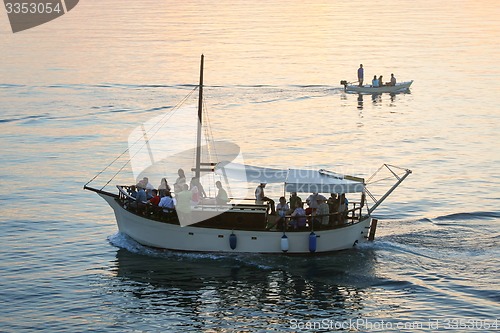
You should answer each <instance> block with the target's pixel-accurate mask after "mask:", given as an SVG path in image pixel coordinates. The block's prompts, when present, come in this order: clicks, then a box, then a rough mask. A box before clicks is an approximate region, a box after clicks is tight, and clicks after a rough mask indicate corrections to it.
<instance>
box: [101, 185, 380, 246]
mask: <svg viewBox="0 0 500 333" xmlns="http://www.w3.org/2000/svg"><path fill="white" fill-rule="evenodd" d="M99 195H100V196H101V197H102V198H103V199H104V200H106V202H107V203H108V204H109V205H110V206H111V208H113V210H114V213H115V216H116V221H117V224H118V229H119V231H120V232H122V233H124V234H126V235H128V236H129V237H131V238H132V239H134V240H135V241H137V242H138V243H140V244H142V245H146V246H151V247H155V248H161V249H169V250H177V251H189V252H228V253H283V252H284V251H283V250H282V246H283V244H282V237H283V233H282V232H276V231H264V230H263V231H249V230H234V231H232V230H229V229H217V228H203V227H195V226H186V227H180V226H179V225H176V224H169V223H164V222H159V221H156V220H152V219H148V218H145V217H141V216H139V215H136V214H133V213H131V212H129V211H128V210H126V209H124V208H123V207H122V206H121V205H120V204H119V202H118V201H117V200H116V199H115V198H114V197H112V196H109V195H106V194H104V193H99ZM370 223H371V218H370V217H366V218H364V219H362V220H361V221H360V222H357V223H354V224H349V225H346V226H344V227H341V228H336V229H331V230H320V231H315V234H316V236H317V238H316V246H315V252H316V253H325V252H333V251H339V250H345V249H349V248H352V247H353V246H354V245H356V244H358V243H360V242H364V241H366V237H367V236H368V232H369V228H370ZM231 234H234V235H235V236H236V246H235V247H234V245H235V244H234V237H235V236H232V237H231ZM286 236H287V243H288V244H287V245H288V250H287V251H286V252H287V253H290V254H307V253H311V251H310V248H309V247H310V231H304V232H302V231H300V232H296V231H294V232H287V233H286ZM230 238H233V240H232V241H230ZM231 245H233V247H234V249H233V248H232V247H231Z"/></svg>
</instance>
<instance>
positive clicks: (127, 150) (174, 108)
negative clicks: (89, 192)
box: [84, 86, 198, 190]
mask: <svg viewBox="0 0 500 333" xmlns="http://www.w3.org/2000/svg"><path fill="white" fill-rule="evenodd" d="M197 89H198V86H196V87H195V88H194V89H193V90H191V91H190V92H189V93H188V94H187V95H186V96H185V97H184V98H183V99H182V100H181V101H180V102H179V103H177V104H176V105H175V106H174V107H173V108H172V110H171V111H170V112H167V113H165V114H164V115H163V117H162V118H161V119H160V120H159V121H158V122H157V123H156V124H154V125H153V126H151V128H150V129H149V130H147V131H145V133H144V134H145V135H147V134H148V133H149V132H151V131H152V130H153V128H155V126H156V125H158V124H159V123H161V122H163V124H162V125H161V126H160V127H159V128H158V129H157V130H156V131H155V132H154V133H153V134H152V135H151V136H149V138H148V139H147V140H146V141H145V142H144V143H143V144H142V146H141V147H140V148H139V149H138V150H137V152H136V153H135V154H134V155H133V156H132V157H130V158H129V159H128V160H127V161H126V162H125V164H124V165H123V166H122V167H121V168H120V169H119V170H118V171H117V172H116V173H115V174H114V175H113V177H111V179H110V180H108V182H107V183H106V184H105V185H104V186H103V187H101V189H100V190H102V189H104V188H105V187H106V186H108V184H109V183H111V181H112V180H113V179H115V177H116V176H117V175H118V174H119V173H120V172H121V171H122V170H123V169H124V168H125V167H126V166H127V165H128V164H129V163H130V161H131V160H132V159H133V158H134V157H135V156H136V155H137V154H138V153H139V152H140V151H141V150H142V148H143V147H144V146H145V145H147V144H148V143H149V141H150V140H151V139H152V138H153V137H154V136H155V135H156V134H157V133H158V131H159V130H160V129H161V128H162V127H163V126H164V125H165V124H166V123H167V121H168V120H169V119H170V118H171V117H172V116H173V115H174V114H175V112H177V110H179V108H180V107H181V106H182V105H183V104H184V103H185V102H186V100H187V99H188V98H190V97H191V95H192V94H193V93H194V92H195V91H196V90H197ZM166 117H167V118H166ZM165 118H166V119H165ZM143 137H144V136H143ZM143 137H139V138H138V139H137V140H136V141H135V142H134V143H133V144H131V145H129V147H128V148H127V149H125V151H123V152H122V153H121V154H120V155H118V157H117V158H115V159H114V160H113V161H112V162H111V163H110V164H108V165H107V166H106V167H105V168H104V169H102V170H101V171H100V172H98V173H97V174H96V175H95V176H94V177H93V178H92V179H90V180H89V181H88V182H87V183H86V184H85V185H84V187H85V186H87V185H88V184H90V183H91V182H93V181H94V180H95V179H96V178H97V177H99V176H100V175H101V174H102V173H103V172H105V171H106V170H107V169H108V168H110V167H111V166H112V165H113V164H114V163H116V161H118V160H119V159H120V158H122V157H123V155H125V154H126V153H127V152H129V151H130V149H131V148H132V147H134V146H135V145H136V144H137V143H138V142H139V141H141V140H142V139H143Z"/></svg>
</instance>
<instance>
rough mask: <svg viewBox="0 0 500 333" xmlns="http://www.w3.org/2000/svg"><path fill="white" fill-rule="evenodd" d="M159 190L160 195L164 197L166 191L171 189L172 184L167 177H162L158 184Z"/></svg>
mask: <svg viewBox="0 0 500 333" xmlns="http://www.w3.org/2000/svg"><path fill="white" fill-rule="evenodd" d="M158 191H159V195H160V197H162V198H163V197H164V196H165V193H167V192H170V191H171V189H170V185H168V181H167V179H166V178H162V179H161V182H160V186H158Z"/></svg>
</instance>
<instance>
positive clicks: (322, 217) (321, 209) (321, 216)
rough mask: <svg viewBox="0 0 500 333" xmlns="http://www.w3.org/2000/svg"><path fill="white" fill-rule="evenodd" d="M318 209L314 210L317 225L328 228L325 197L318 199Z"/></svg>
mask: <svg viewBox="0 0 500 333" xmlns="http://www.w3.org/2000/svg"><path fill="white" fill-rule="evenodd" d="M318 202H319V205H318V209H317V210H316V215H317V219H318V221H319V223H320V224H321V225H322V226H323V227H325V226H328V224H329V223H330V215H329V214H330V207H329V206H328V204H327V203H326V198H325V197H322V198H321V197H320V198H318Z"/></svg>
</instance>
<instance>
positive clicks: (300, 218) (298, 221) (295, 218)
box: [290, 201, 306, 229]
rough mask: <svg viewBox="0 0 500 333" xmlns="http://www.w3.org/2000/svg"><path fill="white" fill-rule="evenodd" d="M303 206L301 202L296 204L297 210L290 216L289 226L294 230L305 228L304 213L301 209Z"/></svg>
mask: <svg viewBox="0 0 500 333" xmlns="http://www.w3.org/2000/svg"><path fill="white" fill-rule="evenodd" d="M303 206H304V204H303V203H302V201H299V202H297V208H295V210H294V211H293V213H292V214H291V216H292V218H291V220H290V226H291V227H293V228H294V229H298V228H302V227H305V226H306V211H305V210H304V208H303Z"/></svg>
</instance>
